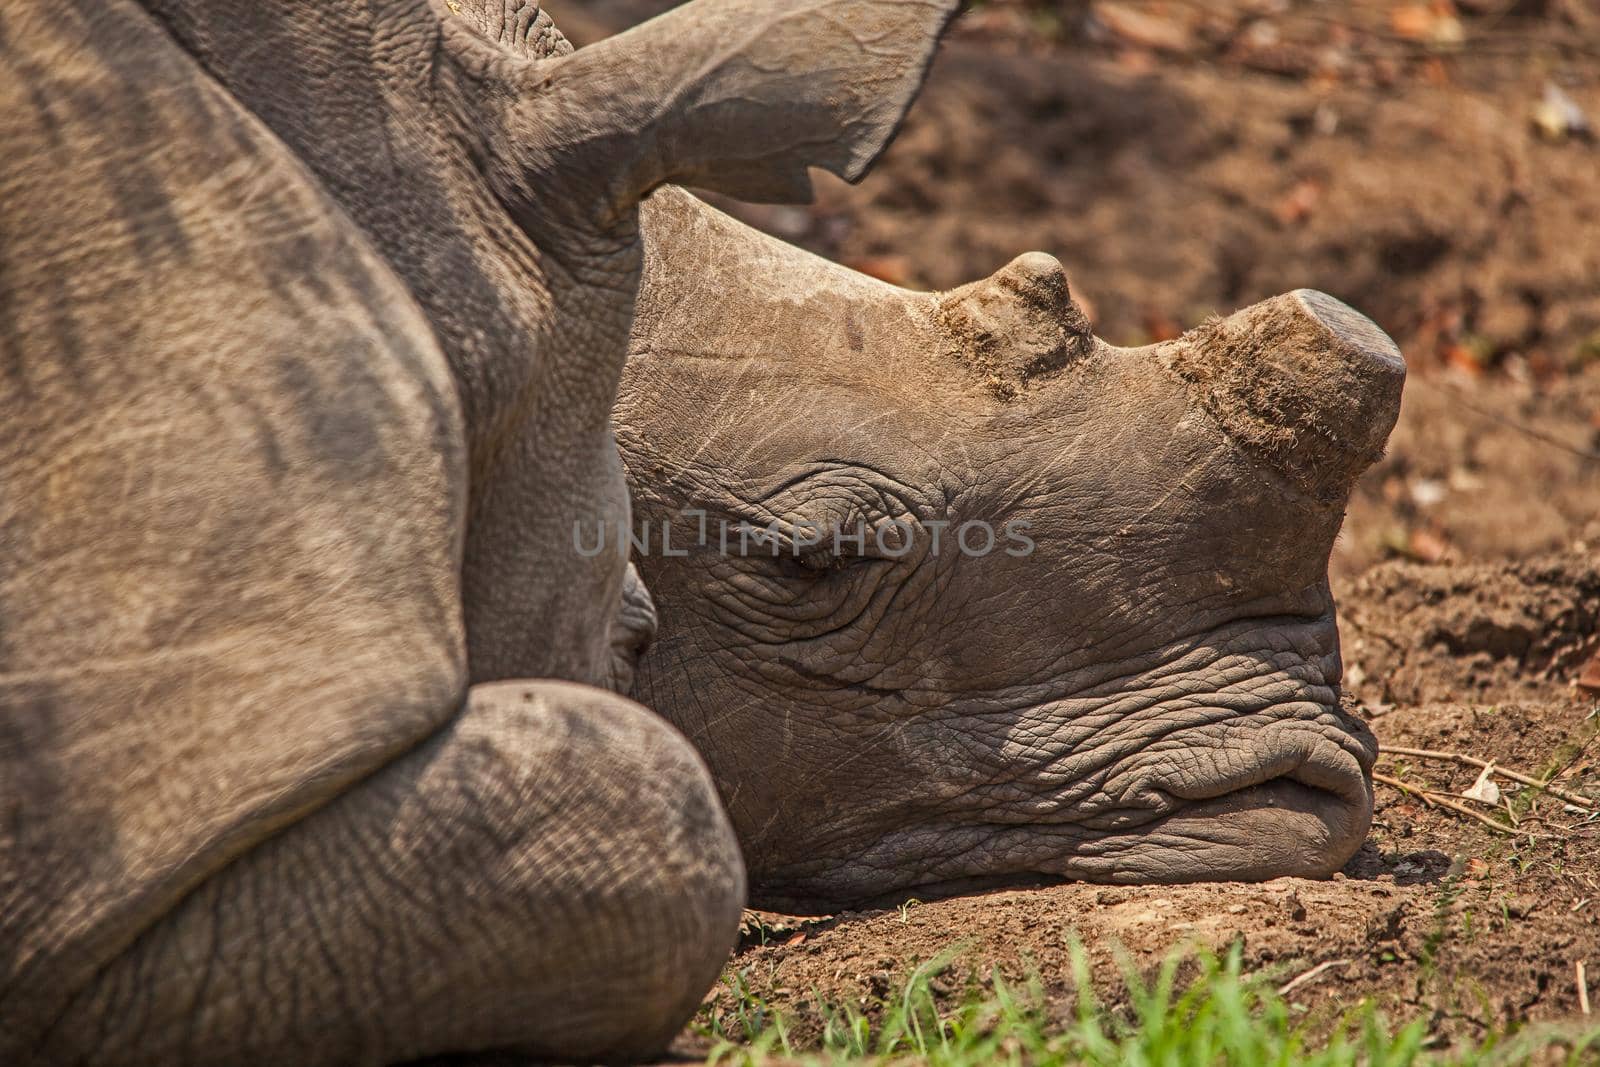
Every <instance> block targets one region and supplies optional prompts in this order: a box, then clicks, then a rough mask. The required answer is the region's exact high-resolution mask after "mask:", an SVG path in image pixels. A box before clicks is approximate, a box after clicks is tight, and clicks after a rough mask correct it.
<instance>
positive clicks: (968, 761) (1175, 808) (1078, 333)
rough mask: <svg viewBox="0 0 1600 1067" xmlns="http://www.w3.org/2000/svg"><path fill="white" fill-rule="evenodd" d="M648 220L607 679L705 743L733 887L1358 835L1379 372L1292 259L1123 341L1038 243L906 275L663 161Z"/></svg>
mask: <svg viewBox="0 0 1600 1067" xmlns="http://www.w3.org/2000/svg"><path fill="white" fill-rule="evenodd" d="M643 218H644V223H645V267H644V277H643V283H642V287H641V289H640V295H639V299H638V303H637V306H636V309H635V317H634V328H633V338H632V341H631V351H630V355H629V358H628V362H627V365H626V367H625V369H624V373H623V378H622V382H621V386H620V390H619V395H618V402H617V408H616V413H615V422H616V426H617V437H618V443H619V446H620V448H621V450H622V457H623V463H624V465H625V466H626V468H627V475H628V484H629V489H630V492H631V494H632V499H633V506H634V510H635V514H636V522H635V527H634V528H633V529H631V530H630V531H629V534H630V538H631V544H632V550H633V555H634V560H635V563H636V565H637V566H638V568H639V571H640V573H641V574H642V576H643V579H644V581H645V584H646V585H647V587H648V588H649V589H650V591H651V593H652V596H653V598H654V602H655V605H656V609H657V611H658V613H659V619H660V635H659V637H658V639H657V641H656V642H655V644H654V645H652V646H651V647H650V648H649V649H648V650H647V651H646V652H645V653H644V656H643V658H642V660H641V662H640V663H639V666H638V672H637V679H638V681H637V684H636V686H635V690H634V695H635V696H636V697H637V698H638V699H639V700H640V701H641V702H643V703H645V704H646V705H648V706H649V707H651V708H652V709H653V710H654V711H656V712H657V713H658V714H661V715H663V716H665V717H666V718H667V719H669V720H670V721H671V722H672V723H673V724H674V725H676V726H677V727H678V728H679V729H680V730H681V731H682V732H683V733H684V734H685V735H686V736H687V737H688V738H689V740H690V741H691V742H693V744H694V746H695V747H696V749H698V750H699V752H700V753H701V755H702V756H704V757H705V759H706V761H707V763H708V764H709V765H710V768H711V773H712V776H713V778H714V779H715V781H716V785H717V790H718V793H719V795H720V797H721V799H722V802H723V804H724V806H725V808H726V810H727V812H728V815H729V817H730V819H731V821H732V825H733V828H734V831H735V832H736V834H737V835H738V839H739V845H740V848H741V850H742V854H743V857H744V861H745V864H746V869H747V874H748V878H749V881H750V893H751V898H752V901H753V903H754V904H756V905H758V906H765V907H771V908H775V909H782V910H788V911H799V912H814V911H828V910H833V909H837V908H840V907H844V906H848V905H851V904H858V903H861V902H872V901H881V900H882V899H883V898H885V897H891V896H893V895H894V894H897V893H898V894H901V895H904V894H905V893H906V892H909V891H910V890H911V889H912V888H916V889H917V891H918V893H919V895H922V896H926V895H928V894H929V893H930V892H937V891H952V890H960V889H966V888H972V887H976V886H982V885H989V884H995V883H997V882H1017V881H1026V880H1030V879H1032V880H1037V879H1038V878H1040V877H1044V878H1071V879H1082V880H1089V881H1097V882H1116V883H1161V882H1189V881H1217V880H1233V879H1239V880H1257V879H1268V878H1274V877H1278V876H1285V875H1298V876H1307V877H1315V876H1323V875H1327V874H1329V873H1331V872H1333V871H1336V870H1338V869H1339V867H1340V866H1341V865H1343V864H1344V863H1345V862H1346V861H1347V860H1348V859H1349V858H1350V857H1351V856H1352V854H1353V853H1354V852H1355V851H1356V850H1357V848H1358V847H1359V846H1360V843H1361V841H1362V839H1363V838H1364V836H1365V834H1366V831H1367V828H1368V824H1369V822H1370V820H1371V815H1372V799H1373V798H1372V778H1371V772H1372V766H1373V762H1374V760H1375V757H1376V743H1375V740H1374V738H1373V736H1372V734H1371V732H1370V731H1369V730H1367V728H1366V727H1365V725H1364V724H1363V723H1362V722H1361V720H1360V719H1359V717H1358V716H1356V715H1353V714H1351V713H1350V712H1349V711H1347V710H1346V709H1344V708H1343V707H1341V703H1340V694H1339V681H1340V674H1341V665H1340V657H1339V643H1338V631H1337V625H1336V620H1335V611H1334V604H1333V599H1332V596H1331V594H1330V591H1329V585H1328V560H1329V554H1330V552H1331V549H1332V546H1333V543H1334V539H1335V537H1336V535H1337V533H1338V530H1339V526H1340V523H1341V520H1342V518H1343V512H1344V508H1345V505H1346V502H1347V500H1348V497H1349V495H1350V492H1351V487H1352V485H1353V483H1354V482H1355V480H1356V478H1357V477H1358V476H1359V475H1360V474H1361V472H1362V471H1363V470H1365V469H1366V468H1367V467H1368V466H1369V465H1370V464H1372V463H1373V462H1374V461H1375V460H1376V459H1377V458H1378V457H1379V456H1380V455H1381V453H1382V451H1383V447H1384V444H1385V442H1386V440H1387V437H1388V434H1389V432H1390V430H1391V429H1392V428H1393V426H1394V423H1395V419H1396V417H1397V415H1398V411H1399V404H1400V397H1401V391H1402V388H1403V385H1404V379H1405V363H1404V360H1403V359H1402V358H1401V356H1400V353H1399V351H1398V349H1397V348H1396V347H1395V345H1394V343H1393V342H1392V341H1391V340H1390V339H1389V338H1388V337H1387V336H1386V335H1385V334H1384V333H1383V331H1382V330H1381V329H1379V328H1378V327H1377V326H1376V325H1375V324H1374V323H1373V322H1372V321H1371V320H1369V319H1367V318H1366V317H1365V316H1363V315H1361V314H1359V313H1358V312H1356V311H1354V310H1353V309H1351V308H1350V307H1348V306H1346V305H1345V304H1343V303H1341V302H1340V301H1338V300H1336V299H1334V298H1333V297H1331V296H1328V295H1326V294H1324V293H1320V292H1315V291H1307V290H1300V291H1296V292H1293V293H1289V294H1286V295H1283V296H1279V297H1277V298H1274V299H1271V300H1267V301H1265V302H1262V303H1259V304H1256V305H1253V306H1250V307H1247V308H1245V309H1243V310H1241V311H1238V312H1236V313H1234V314H1232V315H1230V316H1228V317H1227V318H1217V319H1213V320H1211V321H1208V322H1206V323H1204V324H1203V325H1201V326H1199V327H1198V328H1196V329H1195V330H1193V331H1191V332H1190V333H1188V334H1186V335H1184V336H1183V337H1181V338H1179V339H1177V340H1174V341H1171V342H1167V343H1164V344H1157V345H1154V346H1150V347H1144V348H1132V349H1124V348H1117V347H1114V346H1111V345H1108V344H1106V343H1105V342H1103V341H1101V340H1099V339H1097V338H1095V337H1094V336H1093V334H1092V331H1091V329H1090V326H1089V323H1088V321H1087V319H1086V317H1085V315H1084V313H1083V311H1082V309H1081V308H1080V307H1079V306H1078V305H1077V304H1076V303H1075V302H1074V300H1073V298H1072V295H1071V292H1070V289H1069V286H1068V282H1067V277H1066V274H1065V271H1064V268H1063V267H1062V265H1061V263H1059V262H1058V261H1057V260H1056V259H1054V258H1053V257H1051V256H1049V255H1047V254H1044V253H1041V252H1030V253H1027V254H1025V255H1022V256H1019V257H1018V258H1016V259H1015V260H1013V261H1012V262H1010V263H1009V264H1007V265H1005V266H1003V267H1002V268H1000V269H999V270H998V271H997V272H996V273H994V274H993V275H992V276H991V277H989V278H986V279H983V280H981V281H977V282H974V283H972V284H970V285H967V286H964V287H961V288H958V289H956V290H954V291H951V292H946V293H923V292H913V291H908V290H906V289H903V288H898V287H896V286H894V285H890V284H887V283H885V282H882V281H879V280H877V279H874V278H871V277H867V276H865V275H863V274H859V273H855V272H853V271H850V270H848V269H846V268H844V267H842V266H840V265H837V264H835V263H831V262H828V261H826V260H824V259H821V258H818V257H816V256H813V255H811V254H809V253H806V252H803V251H801V250H799V249H797V248H794V247H792V246H790V245H787V244H784V243H782V242H780V241H778V240H776V239H774V238H772V237H769V236H767V235H765V234H763V233H760V232H757V231H755V230H753V229H751V228H749V227H747V226H745V225H743V224H741V223H739V222H737V221H735V220H734V219H732V218H730V217H728V216H727V215H725V214H722V213H720V212H718V211H716V210H714V209H713V208H711V207H709V206H708V205H706V204H704V203H701V202H700V201H698V200H695V199H693V198H691V197H689V196H688V195H687V194H684V193H682V192H680V191H676V190H662V191H660V192H657V193H656V194H655V195H654V196H652V197H651V199H650V200H649V201H647V203H646V206H645V211H644V214H643ZM735 531H736V532H735ZM752 533H754V534H756V535H759V536H750V535H751V534H752ZM585 536H586V541H585V544H589V545H592V544H593V543H594V540H595V534H594V533H593V532H590V533H587V534H586V535H585Z"/></svg>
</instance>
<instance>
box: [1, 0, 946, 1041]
mask: <svg viewBox="0 0 1600 1067" xmlns="http://www.w3.org/2000/svg"><path fill="white" fill-rule="evenodd" d="M953 7H954V3H953V0H952V2H943V0H941V2H937V3H933V2H928V3H920V2H912V3H893V2H889V0H801V2H796V3H786V4H782V5H772V4H768V3H766V2H765V0H759V2H758V0H695V2H694V3H691V4H688V5H685V6H684V7H682V8H680V9H678V10H677V11H675V12H673V13H672V14H671V15H669V16H666V17H664V18H663V19H661V20H658V21H656V22H654V23H651V24H647V25H645V26H642V27H639V28H638V29H636V30H634V31H632V32H630V33H627V34H623V35H621V36H619V37H617V38H615V39H613V40H612V41H609V42H606V43H605V44H603V45H600V46H597V47H596V48H594V49H586V50H584V51H583V52H582V53H573V52H571V50H570V48H569V47H568V46H567V45H566V43H565V41H564V40H563V39H562V38H561V37H560V35H559V34H558V33H557V32H556V31H555V30H554V28H553V27H552V26H551V25H550V22H549V19H548V17H546V16H544V15H542V14H541V13H540V12H539V11H538V9H537V7H536V6H535V5H533V4H528V3H525V2H523V0H506V2H504V3H501V2H498V0H495V2H489V0H479V2H471V0H468V2H456V3H453V4H449V5H446V4H444V3H438V4H433V3H429V2H427V0H397V2H384V3H378V2H373V3H366V2H351V3H316V4H308V3H289V2H262V3H248V4H247V3H232V2H224V0H150V2H149V3H147V4H138V3H133V2H131V0H97V2H94V3H90V2H87V0H84V2H75V0H74V2H66V3H43V2H35V0H23V2H22V3H20V4H8V5H7V6H6V7H5V9H4V11H0V545H3V551H0V1062H3V1063H7V1064H30V1063H45V1064H55V1063H84V1062H92V1063H96V1064H120V1063H150V1064H163V1065H169V1064H191V1063H194V1064H198V1063H216V1064H239V1063H295V1064H319V1063H340V1064H345V1063H392V1062H401V1061H407V1060H412V1059H417V1058H422V1057H428V1056H433V1055H436V1054H443V1053H472V1052H477V1051H482V1050H489V1049H509V1050H515V1051H517V1052H520V1053H524V1054H527V1055H530V1056H533V1057H536V1058H548V1059H558V1060H565V1061H569V1062H570V1061H588V1060H602V1059H603V1060H625V1059H634V1058H640V1057H644V1056H648V1055H651V1054H653V1053H655V1052H657V1051H659V1050H660V1049H661V1048H662V1047H663V1046H664V1045H665V1044H666V1043H667V1042H668V1041H669V1040H670V1039H671V1037H672V1036H673V1034H674V1033H675V1032H676V1031H677V1030H678V1028H679V1027H681V1025H682V1023H683V1021H684V1020H685V1019H686V1018H687V1017H688V1015H689V1014H690V1012H692V1011H693V1010H694V1007H695V1005H696V1004H697V1003H698V1002H699V1000H700V997H701V996H702V995H703V993H704V991H705V990H706V988H708V987H709V985H710V984H711V982H712V981H713V980H714V978H715V976H716V974H717V971H718V969H719V968H720V966H721V964H722V961H723V960H724V959H725V957H726V955H727V952H728V950H729V949H730V948H731V946H732V944H733V940H734V937H735V934H736V928H737V923H738V915H739V909H740V907H741V905H742V904H743V902H744V899H745V883H744V871H743V865H742V861H741V858H740V855H739V852H738V845H737V841H736V840H735V838H734V837H733V833H732V829H731V827H730V825H729V823H728V820H727V818H726V816H725V814H724V813H723V811H722V809H721V806H720V803H719V802H718V800H717V798H716V794H715V791H714V788H713V786H712V783H711V779H710V777H709V774H708V772H707V770H706V768H705V765H704V762H703V761H702V760H701V758H700V757H699V756H698V754H697V753H696V752H695V751H694V750H693V749H692V748H691V747H690V746H689V745H688V744H687V742H686V741H685V740H684V739H683V737H682V736H681V735H680V734H678V733H677V732H676V731H675V730H673V729H672V728H671V727H670V726H669V725H668V724H666V723H665V721H664V720H662V719H660V718H659V717H657V716H654V715H652V714H650V713H649V712H648V711H647V710H646V709H644V708H643V707H641V706H639V705H637V704H635V703H633V702H631V701H629V700H626V699H625V698H623V697H622V696H619V695H617V694H616V693H615V692H613V691H611V690H613V689H619V688H622V687H625V686H626V684H627V682H628V679H629V675H630V673H631V667H632V664H631V660H632V659H633V658H634V656H635V654H636V652H637V650H638V648H639V647H640V646H641V645H642V644H643V643H644V642H645V641H647V640H648V637H649V631H650V629H651V627H652V626H653V613H652V611H651V609H650V607H649V600H648V596H647V594H646V593H645V591H644V587H643V585H642V584H641V583H640V582H639V581H638V575H637V573H636V572H634V573H630V571H629V569H628V563H627V559H626V553H625V552H624V551H622V550H620V549H616V548H614V549H613V550H611V551H609V552H605V553H597V554H592V555H587V556H580V555H578V554H577V553H575V552H574V551H573V550H572V548H571V541H570V536H571V534H570V531H571V529H572V526H573V524H574V523H575V522H578V521H587V522H596V521H613V522H616V521H621V522H626V521H627V518H628V514H629V512H628V501H627V493H626V487H625V484H624V482H623V477H622V468H621V464H620V461H619V458H618V455H617V451H616V447H615V443H614V440H613V436H612V432H611V428H610V424H609V414H610V410H611V407H612V404H613V401H614V398H615V390H616V384H617V379H618V376H619V374H620V372H621V368H622V365H623V362H624V360H625V358H626V352H627V338H628V334H629V328H630V323H631V318H632V314H633V305H634V301H635V298H636V296H637V291H638V286H639V277H640V273H639V272H640V266H641V261H642V250H641V243H640V231H639V222H638V212H637V204H638V202H639V201H640V199H641V198H643V197H645V196H646V195H647V194H648V193H649V192H650V191H651V190H652V189H654V188H655V187H657V186H659V185H661V184H663V183H666V182H671V181H679V180H690V181H694V182H696V183H698V184H700V185H703V186H706V187H709V188H717V189H721V190H722V191H724V192H728V193H731V194H733V195H739V196H746V197H754V198H776V199H784V198H793V197H797V196H803V195H806V194H807V192H808V185H807V182H806V173H807V169H806V168H807V167H808V166H809V165H817V166H822V167H826V168H828V169H831V170H833V171H834V172H836V173H838V174H841V175H843V176H845V177H847V178H855V177H858V176H859V175H860V174H861V172H862V170H863V169H864V168H865V167H866V166H867V165H868V164H869V163H870V162H871V160H872V159H873V158H874V157H875V156H876V155H877V153H878V152H879V151H881V149H882V147H883V145H884V144H885V143H886V141H887V140H888V138H889V136H890V134H891V133H892V131H893V128H894V126H895V124H896V123H897V122H898V121H899V118H900V116H901V114H902V113H903V111H904V109H905V107H906V106H907V105H908V104H909V103H910V100H911V98H912V96H913V95H914V93H915V91H916V89H917V87H918V86H919V85H920V83H921V80H922V77H923V74H924V72H925V69H926V66H927V63H928V61H929V59H930V57H931V54H932V49H933V47H934V44H935V41H936V38H937V35H938V33H939V31H940V30H941V28H942V27H943V25H944V23H945V21H946V20H947V19H948V18H949V17H950V15H951V13H952V9H953Z"/></svg>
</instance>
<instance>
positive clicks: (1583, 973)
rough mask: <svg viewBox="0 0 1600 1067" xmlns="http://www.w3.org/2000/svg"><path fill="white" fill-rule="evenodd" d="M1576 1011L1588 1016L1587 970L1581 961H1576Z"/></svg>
mask: <svg viewBox="0 0 1600 1067" xmlns="http://www.w3.org/2000/svg"><path fill="white" fill-rule="evenodd" d="M1576 970H1577V972H1578V1009H1579V1010H1580V1011H1582V1012H1583V1013H1584V1014H1585V1015H1588V1014H1589V970H1588V968H1587V967H1586V966H1585V964H1584V961H1583V960H1579V961H1578V965H1577V967H1576Z"/></svg>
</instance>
